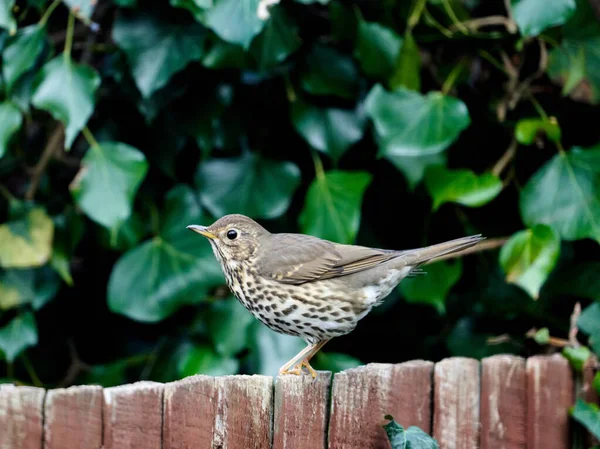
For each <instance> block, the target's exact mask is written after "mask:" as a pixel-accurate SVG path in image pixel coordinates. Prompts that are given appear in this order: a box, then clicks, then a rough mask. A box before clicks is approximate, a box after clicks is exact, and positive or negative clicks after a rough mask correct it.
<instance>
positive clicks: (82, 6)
mask: <svg viewBox="0 0 600 449" xmlns="http://www.w3.org/2000/svg"><path fill="white" fill-rule="evenodd" d="M64 2H65V3H66V4H67V6H68V7H69V9H70V10H71V11H73V12H74V13H75V14H76V15H77V16H78V17H83V18H84V19H89V18H90V17H92V14H93V13H94V9H95V7H96V4H97V3H98V1H97V0H64Z"/></svg>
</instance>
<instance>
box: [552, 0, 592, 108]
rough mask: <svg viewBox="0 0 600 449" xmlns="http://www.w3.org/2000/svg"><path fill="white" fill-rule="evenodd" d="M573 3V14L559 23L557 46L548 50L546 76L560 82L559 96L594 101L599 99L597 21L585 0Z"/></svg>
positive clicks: (561, 0) (561, 1)
mask: <svg viewBox="0 0 600 449" xmlns="http://www.w3.org/2000/svg"><path fill="white" fill-rule="evenodd" d="M565 1H566V0H560V1H558V2H557V3H558V4H561V3H563V2H565ZM575 3H576V10H575V13H574V14H573V16H572V17H571V19H570V20H569V21H568V22H567V23H566V24H565V25H564V26H563V29H562V32H563V39H562V41H561V44H560V46H559V47H557V48H555V49H554V50H552V51H551V52H550V55H549V58H548V75H550V77H551V78H552V79H553V80H554V81H555V82H557V83H559V84H562V85H563V95H571V96H572V97H573V98H574V99H576V100H580V101H586V102H589V103H593V104H596V103H598V102H600V54H598V51H597V50H598V47H600V23H598V20H597V19H596V15H595V13H594V10H593V9H592V6H591V4H590V3H589V2H588V1H587V0H575ZM544 5H545V4H544Z"/></svg>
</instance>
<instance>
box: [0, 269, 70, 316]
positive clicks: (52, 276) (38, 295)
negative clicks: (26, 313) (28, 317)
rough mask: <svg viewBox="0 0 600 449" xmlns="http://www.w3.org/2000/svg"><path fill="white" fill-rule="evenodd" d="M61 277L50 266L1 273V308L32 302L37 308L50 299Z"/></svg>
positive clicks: (56, 290)
mask: <svg viewBox="0 0 600 449" xmlns="http://www.w3.org/2000/svg"><path fill="white" fill-rule="evenodd" d="M59 286H60V279H59V278H58V276H57V275H56V273H54V272H53V271H52V270H51V269H50V268H48V267H42V268H37V269H28V270H7V271H5V272H3V273H1V274H0V310H9V309H13V308H15V307H19V306H22V305H25V304H31V305H32V306H33V308H34V309H35V310H38V309H41V308H42V307H43V306H44V305H45V304H46V303H47V302H48V301H50V300H51V299H52V298H54V296H56V293H57V292H58V288H59Z"/></svg>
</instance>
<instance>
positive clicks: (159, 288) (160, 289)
mask: <svg viewBox="0 0 600 449" xmlns="http://www.w3.org/2000/svg"><path fill="white" fill-rule="evenodd" d="M161 216H163V217H164V221H163V224H162V226H161V229H160V232H159V235H158V236H156V237H154V238H152V239H151V240H147V241H145V242H144V243H142V244H141V245H140V246H137V247H136V248H134V249H132V250H129V251H127V252H126V253H125V254H124V255H123V256H121V258H120V259H119V260H118V261H117V263H116V264H115V266H114V268H113V271H112V273H111V275H110V279H109V282H108V305H109V308H110V310H112V311H113V312H115V313H120V314H122V315H125V316H127V317H129V318H131V319H134V320H137V321H143V322H157V321H160V320H163V319H165V318H167V317H168V316H170V315H171V314H173V313H174V312H175V311H176V310H177V309H178V308H179V307H181V306H183V305H186V304H195V303H198V302H200V301H202V300H204V298H205V296H206V294H207V293H208V291H209V290H210V289H212V288H214V287H216V286H218V285H221V284H223V283H224V278H223V273H222V271H221V268H220V267H219V265H218V263H217V261H216V259H215V257H214V254H213V252H212V250H211V248H210V245H209V244H208V242H206V241H205V240H204V239H203V238H199V236H198V235H197V234H194V233H193V232H190V230H189V229H186V226H187V225H188V224H193V223H198V222H201V220H202V213H201V210H200V205H199V204H198V201H197V198H196V196H195V195H194V192H193V191H192V189H190V188H189V187H186V186H183V185H179V186H176V187H174V188H173V189H172V190H171V191H170V192H169V193H168V194H167V198H166V210H165V211H163V213H162V215H161Z"/></svg>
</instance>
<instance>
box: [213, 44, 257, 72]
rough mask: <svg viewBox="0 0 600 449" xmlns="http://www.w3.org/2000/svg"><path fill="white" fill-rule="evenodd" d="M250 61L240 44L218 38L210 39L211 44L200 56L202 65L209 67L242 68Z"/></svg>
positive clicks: (249, 63)
mask: <svg viewBox="0 0 600 449" xmlns="http://www.w3.org/2000/svg"><path fill="white" fill-rule="evenodd" d="M251 63H252V58H251V57H250V55H249V54H248V53H246V52H245V51H244V49H243V48H242V47H241V46H239V45H235V44H230V43H229V42H224V41H222V40H221V39H219V38H215V39H214V40H213V41H212V45H211V46H210V47H209V49H208V50H207V52H206V54H205V55H204V57H203V58H202V65H203V66H204V67H207V68H209V69H238V70H243V69H245V68H247V67H248V66H249V65H251Z"/></svg>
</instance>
